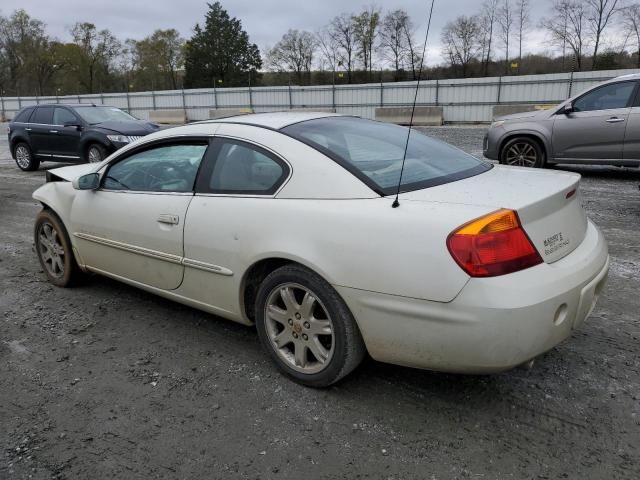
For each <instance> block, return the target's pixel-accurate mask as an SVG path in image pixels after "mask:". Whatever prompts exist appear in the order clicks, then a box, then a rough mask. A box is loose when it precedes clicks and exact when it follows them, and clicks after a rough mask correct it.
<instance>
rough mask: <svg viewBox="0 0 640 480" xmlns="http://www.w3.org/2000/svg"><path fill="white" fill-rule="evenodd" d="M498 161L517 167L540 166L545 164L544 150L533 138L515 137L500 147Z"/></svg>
mask: <svg viewBox="0 0 640 480" xmlns="http://www.w3.org/2000/svg"><path fill="white" fill-rule="evenodd" d="M500 163H501V164H503V165H513V166H518V167H535V168H542V167H544V164H545V158H544V151H543V150H542V148H541V147H540V144H539V143H538V142H536V141H535V140H533V139H531V138H528V137H516V138H513V139H511V140H509V141H508V142H507V143H506V144H505V145H504V147H502V151H501V153H500Z"/></svg>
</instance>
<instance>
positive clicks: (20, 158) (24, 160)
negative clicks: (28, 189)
mask: <svg viewBox="0 0 640 480" xmlns="http://www.w3.org/2000/svg"><path fill="white" fill-rule="evenodd" d="M13 158H14V159H15V161H16V165H18V168H19V169H20V170H23V171H25V172H32V171H34V170H37V169H38V167H39V166H40V160H38V159H37V158H34V156H33V153H32V152H31V147H29V145H28V144H27V143H25V142H18V143H17V144H16V145H15V146H14V147H13Z"/></svg>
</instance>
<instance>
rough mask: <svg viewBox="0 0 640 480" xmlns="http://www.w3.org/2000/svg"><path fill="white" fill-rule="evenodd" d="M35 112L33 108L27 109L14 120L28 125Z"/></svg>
mask: <svg viewBox="0 0 640 480" xmlns="http://www.w3.org/2000/svg"><path fill="white" fill-rule="evenodd" d="M32 112H33V107H30V108H25V109H24V110H23V111H22V112H20V113H19V114H18V115H16V118H14V119H13V121H14V122H20V123H27V122H28V121H29V117H30V116H31V113H32Z"/></svg>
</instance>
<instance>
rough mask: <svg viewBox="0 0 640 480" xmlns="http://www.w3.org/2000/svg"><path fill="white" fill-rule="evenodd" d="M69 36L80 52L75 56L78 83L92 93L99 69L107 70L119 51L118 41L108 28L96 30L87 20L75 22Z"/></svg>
mask: <svg viewBox="0 0 640 480" xmlns="http://www.w3.org/2000/svg"><path fill="white" fill-rule="evenodd" d="M71 36H72V37H73V41H74V43H75V44H76V45H77V46H78V47H79V52H80V55H79V56H78V58H77V63H78V65H77V71H78V73H79V80H80V83H81V84H82V85H83V86H84V87H85V88H86V90H87V91H88V92H89V93H93V92H94V90H95V87H96V84H95V83H96V77H97V75H98V73H99V71H100V70H104V71H107V70H108V68H109V66H110V63H111V61H112V60H113V59H114V58H116V56H117V55H118V54H119V53H120V49H121V45H120V42H119V41H118V39H117V38H116V37H115V36H114V35H113V34H112V33H111V32H110V31H109V30H98V29H97V28H96V26H95V25H94V24H93V23H89V22H78V23H76V24H75V25H74V26H73V27H72V28H71Z"/></svg>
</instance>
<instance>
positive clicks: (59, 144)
mask: <svg viewBox="0 0 640 480" xmlns="http://www.w3.org/2000/svg"><path fill="white" fill-rule="evenodd" d="M68 122H71V123H75V125H72V126H67V127H65V123H68ZM53 124H54V125H53V128H51V129H50V133H51V138H50V145H51V154H52V155H53V156H54V157H58V158H65V159H67V158H68V159H69V160H79V159H80V153H79V149H80V135H81V130H80V129H79V128H78V125H82V122H81V121H80V119H79V118H78V117H77V116H76V115H75V114H74V113H73V112H72V111H71V110H69V109H68V108H65V107H55V108H54V109H53ZM54 131H55V132H56V133H53V132H54Z"/></svg>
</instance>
